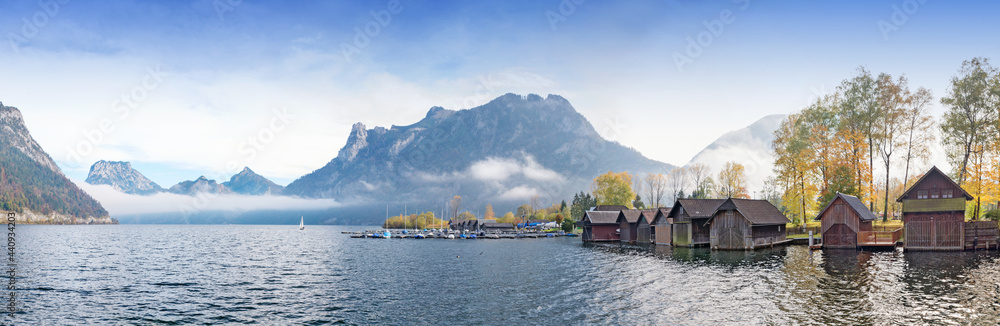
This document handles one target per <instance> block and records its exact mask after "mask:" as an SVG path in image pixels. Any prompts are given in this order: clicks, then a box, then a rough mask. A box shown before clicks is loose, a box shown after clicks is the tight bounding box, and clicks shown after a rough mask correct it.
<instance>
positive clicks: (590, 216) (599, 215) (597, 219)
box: [580, 211, 621, 224]
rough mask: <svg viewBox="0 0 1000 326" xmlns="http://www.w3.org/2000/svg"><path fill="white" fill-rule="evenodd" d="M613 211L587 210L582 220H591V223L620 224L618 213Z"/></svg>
mask: <svg viewBox="0 0 1000 326" xmlns="http://www.w3.org/2000/svg"><path fill="white" fill-rule="evenodd" d="M619 214H621V212H613V211H586V212H584V213H583V219H582V220H580V221H590V224H618V215H619Z"/></svg>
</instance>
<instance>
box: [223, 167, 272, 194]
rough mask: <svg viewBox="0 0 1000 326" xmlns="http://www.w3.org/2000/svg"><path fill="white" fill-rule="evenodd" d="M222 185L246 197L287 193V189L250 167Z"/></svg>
mask: <svg viewBox="0 0 1000 326" xmlns="http://www.w3.org/2000/svg"><path fill="white" fill-rule="evenodd" d="M222 185H223V186H225V187H226V188H229V190H232V191H233V192H235V193H238V194H244V195H264V194H271V195H280V194H281V193H282V192H284V191H285V187H282V186H279V185H277V184H275V183H274V182H271V180H268V179H267V178H265V177H262V176H261V175H259V174H257V173H254V172H253V170H250V168H249V167H244V168H243V171H240V173H237V174H236V175H233V177H232V178H230V179H229V181H227V182H223V183H222Z"/></svg>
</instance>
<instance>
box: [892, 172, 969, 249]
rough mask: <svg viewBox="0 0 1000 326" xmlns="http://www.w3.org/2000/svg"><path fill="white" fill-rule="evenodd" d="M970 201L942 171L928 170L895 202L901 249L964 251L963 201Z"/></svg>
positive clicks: (967, 194) (966, 194) (964, 192)
mask: <svg viewBox="0 0 1000 326" xmlns="http://www.w3.org/2000/svg"><path fill="white" fill-rule="evenodd" d="M972 199H973V197H972V195H970V194H969V193H968V192H966V191H965V190H964V189H962V187H961V186H959V185H958V184H957V183H955V181H954V180H952V179H951V178H949V177H948V176H947V175H946V174H944V172H941V170H938V168H937V167H936V166H935V167H931V169H930V170H929V171H927V173H924V175H923V176H922V177H920V179H918V180H917V182H916V183H914V184H913V185H912V186H910V188H908V189H906V191H904V192H903V194H902V195H900V196H899V198H897V199H896V201H897V202H900V203H903V236H904V238H905V242H904V244H903V248H904V249H906V250H963V249H965V243H964V242H965V241H964V235H965V202H966V201H969V200H972Z"/></svg>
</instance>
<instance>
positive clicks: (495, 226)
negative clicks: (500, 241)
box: [479, 220, 514, 233]
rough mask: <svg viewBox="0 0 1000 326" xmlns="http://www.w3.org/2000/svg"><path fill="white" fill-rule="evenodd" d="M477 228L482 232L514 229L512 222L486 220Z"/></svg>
mask: <svg viewBox="0 0 1000 326" xmlns="http://www.w3.org/2000/svg"><path fill="white" fill-rule="evenodd" d="M479 230H480V231H483V232H492V233H496V232H511V231H514V224H510V223H497V222H496V221H495V220H494V221H486V222H483V223H482V224H480V225H479Z"/></svg>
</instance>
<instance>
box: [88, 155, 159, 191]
mask: <svg viewBox="0 0 1000 326" xmlns="http://www.w3.org/2000/svg"><path fill="white" fill-rule="evenodd" d="M86 182H87V183H89V184H92V185H109V186H111V187H113V188H115V189H116V190H118V191H121V192H124V193H128V194H134V195H149V194H154V193H158V192H162V191H163V188H162V187H160V185H158V184H156V183H155V182H153V181H151V180H149V179H148V178H146V176H144V175H142V173H139V171H136V170H135V169H133V168H132V163H131V162H113V161H104V160H101V161H97V162H95V163H94V165H91V166H90V173H88V174H87V180H86Z"/></svg>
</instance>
